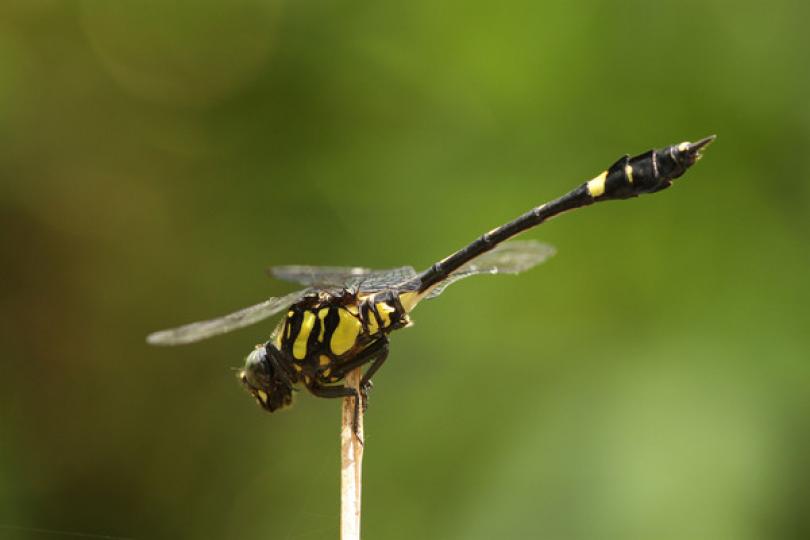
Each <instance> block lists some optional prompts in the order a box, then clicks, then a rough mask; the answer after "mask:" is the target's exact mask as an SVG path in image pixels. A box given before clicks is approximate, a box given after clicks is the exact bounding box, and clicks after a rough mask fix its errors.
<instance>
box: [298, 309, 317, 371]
mask: <svg viewBox="0 0 810 540" xmlns="http://www.w3.org/2000/svg"><path fill="white" fill-rule="evenodd" d="M313 326H315V314H314V313H312V312H311V311H305V312H304V317H303V320H302V321H301V329H300V330H299V331H298V335H297V336H295V343H293V358H295V359H297V360H303V359H304V357H305V356H306V355H307V340H308V339H309V334H311V333H312V327H313Z"/></svg>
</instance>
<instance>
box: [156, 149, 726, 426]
mask: <svg viewBox="0 0 810 540" xmlns="http://www.w3.org/2000/svg"><path fill="white" fill-rule="evenodd" d="M714 139H715V136H714V135H712V136H709V137H706V138H704V139H701V140H699V141H697V142H694V143H692V142H688V141H687V142H683V143H680V144H675V145H671V146H667V147H664V148H661V149H657V150H649V151H647V152H645V153H643V154H639V155H637V156H635V157H630V156H629V155H624V156H622V157H621V158H619V159H618V160H617V161H616V162H615V163H613V164H612V165H611V166H610V167H608V168H607V169H605V170H604V171H602V172H601V173H600V174H599V175H597V176H596V177H594V178H592V179H590V180H587V181H585V182H583V183H581V184H580V185H578V186H577V187H576V188H574V189H573V190H571V191H569V192H568V193H566V194H565V195H563V196H561V197H559V198H557V199H554V200H551V201H549V202H547V203H544V204H541V205H540V206H537V207H535V208H532V209H531V210H529V211H528V212H526V213H524V214H522V215H520V216H519V217H517V218H515V219H514V220H512V221H510V222H508V223H505V224H503V225H501V226H500V227H496V228H494V229H492V230H490V231H489V232H486V233H484V234H483V235H481V236H479V237H478V238H477V239H476V240H474V241H473V242H472V243H470V244H468V245H467V246H465V247H463V248H462V249H459V250H458V251H455V252H454V253H452V254H450V255H449V256H447V257H445V258H444V259H441V260H440V261H438V262H436V263H435V264H433V265H431V266H430V267H429V268H427V269H426V270H424V271H423V272H418V273H417V272H416V271H415V270H414V268H413V267H411V266H402V267H399V268H392V269H387V270H372V269H369V268H364V267H330V266H276V267H273V268H271V269H270V273H271V274H272V275H273V276H274V277H276V278H278V279H281V280H284V281H289V282H293V283H297V284H299V285H301V286H303V288H302V289H299V290H297V291H295V292H292V293H290V294H287V295H284V296H279V297H273V298H269V299H267V300H265V301H263V302H261V303H259V304H256V305H254V306H250V307H247V308H244V309H241V310H239V311H236V312H234V313H231V314H229V315H225V316H223V317H218V318H215V319H211V320H206V321H200V322H195V323H191V324H186V325H183V326H180V327H177V328H172V329H169V330H162V331H159V332H154V333H152V334H150V335H149V336H147V342H148V343H150V344H152V345H181V344H186V343H193V342H197V341H200V340H203V339H207V338H210V337H213V336H216V335H220V334H224V333H226V332H231V331H233V330H236V329H238V328H243V327H245V326H249V325H253V324H256V323H258V322H260V321H263V320H265V319H267V318H269V317H272V316H273V315H276V314H278V313H281V312H283V311H285V310H286V314H285V315H284V316H283V317H282V318H281V320H280V321H279V322H278V324H277V325H276V326H275V330H274V331H273V332H272V333H271V335H270V339H269V340H268V341H266V342H265V343H262V344H260V345H257V346H256V347H255V348H254V349H253V350H252V351H251V352H250V353H249V354H248V355H247V358H246V359H245V364H244V368H243V369H242V370H241V371H240V373H239V379H240V381H241V383H242V384H243V385H244V387H245V388H246V389H247V391H248V392H249V393H250V395H251V396H253V398H254V399H255V400H256V402H257V403H258V404H259V405H260V406H261V407H262V408H263V409H264V410H266V411H268V412H274V411H276V410H279V409H283V408H285V407H287V406H288V405H290V404H291V403H292V399H293V392H294V391H295V390H297V389H300V388H301V387H302V386H303V387H304V388H306V389H307V390H308V391H309V392H310V393H311V394H313V395H315V396H318V397H322V398H345V397H353V398H354V426H355V431H356V430H357V425H358V416H359V412H360V408H361V407H362V409H363V410H365V408H366V407H367V403H368V402H367V398H368V391H369V390H370V389H371V388H372V381H371V378H372V376H373V375H374V374H375V373H376V372H377V371H378V370H379V369H380V367H381V366H382V365H383V363H384V362H385V361H386V359H387V358H388V353H389V335H390V334H391V333H392V332H393V331H395V330H399V329H401V328H407V327H408V326H410V325H411V317H410V316H411V312H412V311H413V310H414V308H415V307H416V306H417V305H418V304H419V303H420V302H422V301H423V300H430V299H433V298H436V297H437V296H439V295H440V294H441V293H442V292H443V291H444V290H445V289H446V288H447V287H448V286H449V285H451V284H452V283H455V282H457V281H459V280H462V279H465V278H467V277H470V276H474V275H479V274H518V273H520V272H523V271H525V270H528V269H530V268H533V267H534V266H536V265H538V264H540V263H542V262H544V261H546V260H548V258H549V257H551V256H552V255H554V253H555V250H554V248H553V247H551V246H550V245H548V244H544V243H541V242H537V241H533V240H523V241H519V240H513V241H507V240H509V239H510V238H512V237H514V236H516V235H518V234H520V233H522V232H524V231H526V230H527V229H530V228H533V227H536V226H537V225H540V224H541V223H543V222H545V221H546V220H548V219H549V218H552V217H554V216H557V215H559V214H561V213H563V212H567V211H570V210H574V209H577V208H582V207H586V206H589V205H591V204H593V203H596V202H602V201H608V200H619V199H629V198H632V197H637V196H639V195H642V194H647V193H656V192H659V191H661V190H664V189H666V188H668V187H670V186H671V185H672V182H673V180H675V179H677V178H679V177H680V176H682V175H683V174H684V173H685V172H686V171H687V169H689V168H690V167H691V166H692V165H694V163H695V162H696V161H697V160H699V159H700V158H701V157H702V151H703V149H704V148H705V147H706V146H707V145H708V144H709V143H711V142H712V141H713V140H714ZM361 368H365V371H364V372H363V376H362V378H361V381H360V385H359V390H357V389H355V388H353V387H350V386H348V385H346V384H345V377H346V376H347V375H348V374H349V372H351V371H352V370H355V369H361Z"/></svg>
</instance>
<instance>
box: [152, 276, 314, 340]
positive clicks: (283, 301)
mask: <svg viewBox="0 0 810 540" xmlns="http://www.w3.org/2000/svg"><path fill="white" fill-rule="evenodd" d="M309 291H310V289H303V290H300V291H296V292H293V293H290V294H288V295H286V296H279V297H277V298H269V299H267V300H265V301H264V302H262V303H260V304H256V305H255V306H250V307H246V308H244V309H240V310H239V311H236V312H234V313H231V314H229V315H225V316H224V317H219V318H216V319H211V320H208V321H200V322H195V323H191V324H186V325H183V326H179V327H177V328H171V329H169V330H161V331H160V332H154V333H152V334H149V335H148V336H147V337H146V341H147V342H148V343H150V344H152V345H182V344H185V343H194V342H195V341H200V340H203V339H207V338H210V337H213V336H216V335H219V334H225V333H226V332H230V331H232V330H236V329H237V328H242V327H245V326H250V325H251V324H255V323H257V322H259V321H262V320H264V319H266V318H268V317H270V316H272V315H275V314H276V313H278V312H279V311H281V310H283V309H285V308H286V307H287V306H289V305H290V304H294V303H295V302H297V301H298V300H300V299H301V297H303V296H304V295H305V294H307V293H308V292H309Z"/></svg>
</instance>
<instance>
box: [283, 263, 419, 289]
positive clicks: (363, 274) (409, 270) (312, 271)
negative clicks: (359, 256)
mask: <svg viewBox="0 0 810 540" xmlns="http://www.w3.org/2000/svg"><path fill="white" fill-rule="evenodd" d="M270 274H272V275H273V276H274V277H276V278H278V279H283V280H285V281H292V282H294V283H300V284H301V285H306V286H308V287H317V288H329V287H340V288H342V287H351V286H357V287H359V288H361V289H362V290H364V291H372V290H381V289H383V288H386V287H390V286H393V285H396V284H398V283H401V282H403V281H406V280H408V279H410V278H412V277H414V276H415V275H416V271H415V270H414V269H413V267H411V266H402V267H400V268H390V269H387V270H372V269H371V268H363V267H361V266H274V267H272V268H270Z"/></svg>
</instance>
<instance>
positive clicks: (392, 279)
mask: <svg viewBox="0 0 810 540" xmlns="http://www.w3.org/2000/svg"><path fill="white" fill-rule="evenodd" d="M415 277H416V270H414V269H413V266H400V267H399V268H391V269H389V270H374V271H372V272H371V273H370V274H367V275H365V276H361V277H359V278H358V279H356V280H355V281H354V282H353V283H352V284H353V285H356V286H357V287H359V288H360V290H361V291H363V292H375V291H382V290H385V289H390V288H392V287H395V286H397V285H399V284H400V283H402V282H404V281H408V280H409V279H412V278H415Z"/></svg>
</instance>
